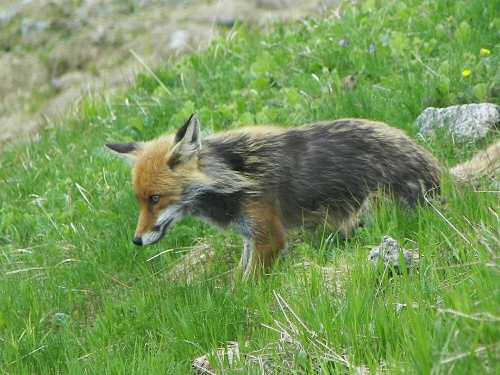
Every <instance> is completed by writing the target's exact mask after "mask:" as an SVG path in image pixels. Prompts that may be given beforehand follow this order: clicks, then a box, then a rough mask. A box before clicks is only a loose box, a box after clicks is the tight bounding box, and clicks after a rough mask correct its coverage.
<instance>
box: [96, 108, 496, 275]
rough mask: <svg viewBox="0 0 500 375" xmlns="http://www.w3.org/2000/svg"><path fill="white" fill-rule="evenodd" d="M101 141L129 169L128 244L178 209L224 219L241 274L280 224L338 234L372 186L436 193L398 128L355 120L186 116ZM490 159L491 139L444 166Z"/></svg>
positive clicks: (422, 154) (401, 195) (492, 164)
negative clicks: (132, 202)
mask: <svg viewBox="0 0 500 375" xmlns="http://www.w3.org/2000/svg"><path fill="white" fill-rule="evenodd" d="M105 146H106V147H107V148H108V149H109V150H111V151H112V152H113V153H114V154H116V155H118V156H119V157H121V158H122V159H124V160H125V161H126V162H127V163H128V164H129V165H130V166H131V167H132V184H133V188H134V191H135V195H136V198H137V200H138V202H139V219H138V223H137V228H136V231H135V235H134V237H133V239H132V242H133V243H134V244H135V245H138V246H146V245H152V244H156V243H158V242H159V241H160V240H161V239H162V238H164V237H165V236H166V235H167V234H168V233H169V232H170V231H171V230H172V228H173V227H174V226H175V224H176V223H178V222H179V221H180V220H182V219H183V218H184V217H186V216H192V217H195V218H199V219H201V220H203V221H204V222H207V223H209V224H210V225H212V226H215V227H217V228H220V229H222V230H226V229H228V228H230V227H232V228H234V230H235V231H236V233H237V234H238V235H239V236H240V237H241V238H242V239H243V243H244V246H243V254H242V256H241V260H240V269H241V272H242V274H243V278H248V277H251V276H252V275H259V274H262V273H264V274H266V273H268V272H269V271H270V269H271V267H272V266H273V264H274V263H275V261H276V259H277V257H278V256H279V254H280V253H281V252H283V251H284V250H285V249H286V246H287V241H286V238H285V233H287V232H288V231H292V230H297V229H301V228H306V229H307V228H312V227H315V226H320V225H325V224H326V225H327V226H328V228H329V229H330V230H331V231H332V232H334V233H335V232H338V233H340V234H341V235H343V236H348V235H350V234H352V233H353V231H354V230H355V229H356V228H357V227H358V226H360V225H361V224H362V222H363V219H362V218H363V215H365V213H366V210H367V209H368V208H369V202H370V200H371V199H372V198H373V196H374V195H376V194H380V191H382V192H385V193H388V194H391V196H393V197H394V198H395V199H396V200H397V201H400V202H403V204H404V205H407V206H409V207H415V206H417V205H421V204H425V203H424V202H425V200H426V196H427V195H429V196H439V194H440V187H441V178H442V175H443V173H444V172H446V170H445V169H444V168H443V167H442V166H441V164H440V163H439V161H438V160H437V159H436V158H435V157H434V156H433V155H432V154H431V153H430V152H428V151H427V150H425V149H424V148H423V147H422V146H420V145H418V144H417V143H416V142H414V141H413V140H412V139H410V137H409V136H408V135H406V133H405V132H403V131H402V130H399V129H396V128H394V127H391V126H389V125H387V124H385V123H382V122H377V121H371V120H365V119H339V120H333V121H323V122H317V123H312V124H306V125H302V126H299V127H294V128H283V127H278V126H259V125H256V126H248V127H242V128H239V129H238V128H237V129H233V130H229V131H224V132H216V133H213V134H211V135H207V136H203V137H202V134H201V127H200V122H199V120H198V117H197V116H196V115H195V114H193V115H191V117H190V118H189V119H188V120H187V121H186V123H185V124H184V125H183V126H181V127H180V128H179V129H178V131H177V132H176V133H175V134H164V135H162V136H160V137H158V138H157V139H155V140H152V141H144V142H132V143H107V144H106V145H105ZM499 160H500V142H497V143H496V144H494V145H493V146H491V147H490V148H489V149H487V150H485V151H482V152H481V153H480V154H478V155H477V156H476V157H474V158H473V159H472V160H470V161H468V162H466V163H463V164H461V165H458V166H456V167H454V168H452V169H450V170H449V171H447V173H449V174H450V175H452V177H453V178H455V179H456V180H457V182H459V183H465V182H466V181H467V180H468V179H470V178H473V177H474V176H476V175H477V173H487V172H488V171H489V170H492V169H494V168H498V166H499V164H498V161H499ZM256 277H258V276H256Z"/></svg>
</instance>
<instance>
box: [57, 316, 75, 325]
mask: <svg viewBox="0 0 500 375" xmlns="http://www.w3.org/2000/svg"><path fill="white" fill-rule="evenodd" d="M54 319H55V320H56V322H58V323H59V324H61V325H65V324H68V323H69V322H70V321H71V317H70V316H69V315H67V314H64V313H55V314H54Z"/></svg>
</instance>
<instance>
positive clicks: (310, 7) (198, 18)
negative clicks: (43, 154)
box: [0, 0, 339, 151]
mask: <svg viewBox="0 0 500 375" xmlns="http://www.w3.org/2000/svg"><path fill="white" fill-rule="evenodd" d="M337 2H339V1H338V0H337V1H335V0H330V1H321V0H249V1H246V0H213V1H210V0H185V1H183V0H177V1H175V0H71V1H68V0H24V1H19V0H2V2H1V4H0V151H1V148H2V144H4V143H5V142H6V141H11V140H14V139H25V138H26V137H28V136H30V135H32V134H35V133H36V131H37V129H39V127H40V126H47V125H49V124H56V125H57V124H58V123H60V122H61V121H60V118H61V117H62V116H64V115H66V114H68V113H69V112H71V111H72V110H74V108H75V106H76V105H77V104H78V102H79V101H80V100H81V98H82V97H84V96H86V95H94V94H96V93H98V94H100V93H103V92H104V93H105V94H106V95H112V94H114V93H116V92H117V91H118V90H121V89H123V88H124V87H125V85H127V84H130V83H131V82H133V81H134V77H135V76H136V74H137V73H138V72H139V71H143V70H144V68H143V67H142V66H141V64H140V63H139V61H138V59H137V58H136V57H134V55H133V53H132V52H131V51H133V52H134V53H135V54H136V55H137V56H139V58H140V59H141V60H143V61H144V62H145V63H146V64H147V65H148V66H149V67H151V68H154V67H156V66H159V65H162V64H165V63H166V62H167V61H168V60H170V59H175V58H176V57H177V56H179V55H180V54H183V53H189V52H196V51H199V50H201V49H203V48H206V47H207V46H208V45H209V44H210V42H211V40H212V39H213V38H214V37H215V36H217V35H221V34H222V35H224V34H226V33H228V32H229V31H230V30H231V28H232V27H233V25H234V23H235V22H237V21H247V22H249V23H250V24H251V25H253V26H255V27H261V28H265V27H266V26H267V25H268V24H269V22H271V23H272V22H280V21H291V20H298V19H300V18H303V17H307V16H309V15H311V14H313V13H325V12H327V11H328V12H331V11H334V10H335V9H333V10H332V7H333V4H335V3H337Z"/></svg>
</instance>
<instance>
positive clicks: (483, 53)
mask: <svg viewBox="0 0 500 375" xmlns="http://www.w3.org/2000/svg"><path fill="white" fill-rule="evenodd" d="M490 53H491V52H490V50H489V49H486V48H481V56H488V55H489V54H490Z"/></svg>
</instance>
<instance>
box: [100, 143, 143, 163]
mask: <svg viewBox="0 0 500 375" xmlns="http://www.w3.org/2000/svg"><path fill="white" fill-rule="evenodd" d="M105 146H106V148H108V149H109V150H111V151H112V152H113V153H114V154H116V155H117V156H119V157H120V158H122V159H123V160H125V161H126V162H127V163H128V164H129V165H130V166H134V164H135V160H136V158H137V155H138V154H139V151H140V150H141V149H142V147H143V144H142V143H139V142H132V143H106V144H105Z"/></svg>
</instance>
